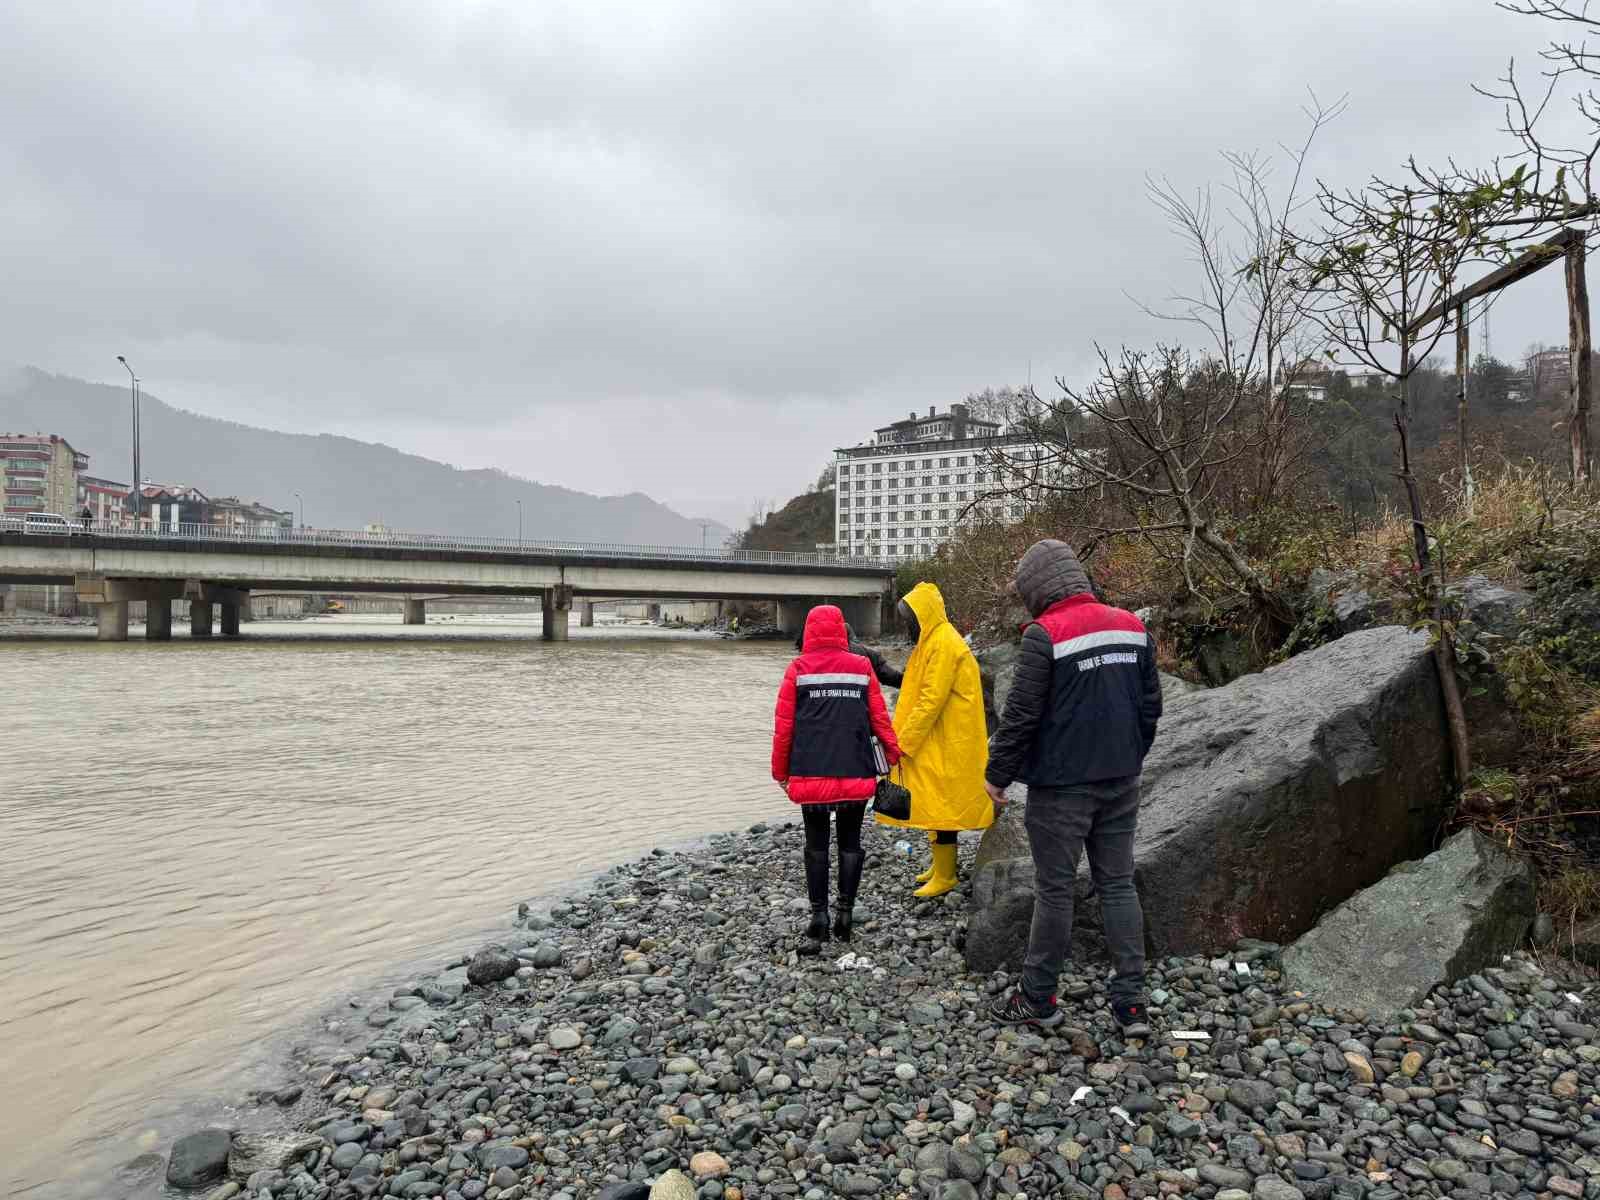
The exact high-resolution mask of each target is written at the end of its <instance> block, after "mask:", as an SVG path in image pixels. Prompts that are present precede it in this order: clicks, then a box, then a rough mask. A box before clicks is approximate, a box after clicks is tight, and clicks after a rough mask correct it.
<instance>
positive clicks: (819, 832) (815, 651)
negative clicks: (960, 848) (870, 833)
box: [772, 604, 900, 954]
mask: <svg viewBox="0 0 1600 1200" xmlns="http://www.w3.org/2000/svg"><path fill="white" fill-rule="evenodd" d="M849 637H850V635H849V632H848V631H847V629H846V627H845V623H844V614H843V613H842V612H840V611H839V609H838V608H836V607H835V606H834V605H832V604H820V605H818V606H817V607H816V608H813V609H812V610H811V612H810V613H809V614H808V615H807V616H806V629H805V641H804V649H803V650H802V652H801V654H800V657H799V658H797V659H795V660H794V661H793V662H791V663H790V664H789V669H788V670H787V671H786V672H784V676H783V684H782V686H781V687H779V689H778V711H777V717H776V720H775V722H774V726H773V733H772V777H773V778H774V779H776V780H777V781H778V784H779V786H781V787H782V788H783V790H784V792H785V793H787V794H788V797H789V799H790V800H792V801H793V802H794V803H796V804H798V805H799V806H800V813H801V816H802V818H803V819H804V821H805V829H806V892H807V893H808V894H809V896H810V898H811V923H810V924H809V925H808V926H806V930H805V936H804V940H803V941H802V944H801V949H802V951H803V952H805V953H810V954H816V953H818V952H819V951H820V950H821V948H822V943H823V942H825V941H827V940H828V933H829V930H828V832H829V820H828V818H829V817H830V816H832V817H833V818H834V822H835V823H836V824H837V826H838V830H839V909H838V912H837V914H836V915H835V917H834V922H833V931H832V932H833V936H834V937H837V938H839V939H840V940H841V941H846V942H847V941H849V940H850V922H851V917H852V910H853V909H854V907H855V902H856V891H857V889H858V888H859V887H860V885H861V869H862V867H863V866H864V865H865V864H866V855H865V854H864V853H863V852H862V849H861V822H862V820H863V818H864V817H865V816H866V812H867V801H868V800H870V799H872V794H873V792H874V790H875V789H876V788H877V776H878V764H877V760H876V756H875V755H874V753H873V747H872V739H873V737H876V738H877V739H878V741H879V742H880V743H881V744H882V746H883V753H884V757H885V759H886V761H887V763H888V764H889V765H891V766H892V765H893V764H894V763H896V762H898V761H899V758H900V744H899V743H898V742H896V741H895V737H894V724H893V723H892V722H891V721H890V720H889V711H888V709H887V708H885V707H884V703H883V693H882V691H880V690H879V687H878V677H877V676H876V675H875V674H873V671H872V664H871V663H870V662H868V661H867V660H866V659H865V658H863V657H862V656H861V655H859V654H852V653H850V641H849Z"/></svg>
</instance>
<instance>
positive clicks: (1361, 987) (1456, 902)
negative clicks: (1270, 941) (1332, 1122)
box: [1283, 829, 1534, 1018]
mask: <svg viewBox="0 0 1600 1200" xmlns="http://www.w3.org/2000/svg"><path fill="white" fill-rule="evenodd" d="M1533 918H1534V886H1533V871H1532V869H1531V868H1530V867H1529V866H1528V864H1527V863H1526V862H1522V861H1519V860H1517V859H1514V858H1512V857H1511V856H1510V855H1508V854H1507V853H1506V852H1505V851H1504V850H1502V849H1500V847H1499V846H1497V845H1495V844H1494V843H1493V842H1491V841H1490V840H1489V839H1488V838H1486V837H1484V836H1483V835H1482V834H1481V833H1478V832H1477V831H1476V830H1473V829H1466V830H1463V831H1462V832H1460V833H1458V834H1456V835H1455V836H1454V837H1452V838H1450V839H1449V840H1448V841H1446V842H1445V844H1444V845H1443V846H1441V847H1440V848H1439V849H1438V850H1437V851H1435V852H1434V853H1433V854H1430V855H1428V857H1427V858H1424V859H1422V860H1421V861H1420V862H1408V863H1402V864H1401V865H1400V866H1398V867H1396V868H1395V869H1394V870H1393V871H1391V872H1390V873H1389V874H1388V875H1387V876H1385V877H1384V878H1383V879H1381V880H1380V881H1378V882H1377V883H1375V884H1373V885H1372V886H1371V887H1369V888H1367V889H1366V890H1365V891H1362V892H1360V893H1358V894H1357V895H1355V896H1352V897H1351V898H1350V899H1349V900H1347V901H1345V902H1344V903H1343V904H1341V905H1339V907H1338V908H1336V909H1334V910H1333V911H1332V912H1330V913H1329V914H1328V915H1327V916H1325V917H1323V918H1322V920H1321V921H1319V922H1317V925H1316V927H1315V928H1314V929H1312V930H1311V932H1310V933H1308V934H1306V935H1305V936H1304V937H1302V938H1301V939H1300V940H1299V941H1297V942H1296V943H1295V944H1294V945H1292V946H1290V947H1289V948H1288V949H1287V950H1285V951H1284V954H1283V971H1284V975H1285V976H1286V977H1287V978H1288V980H1289V981H1290V982H1291V983H1292V984H1293V985H1294V986H1295V987H1297V988H1299V989H1301V990H1302V991H1304V992H1306V993H1307V994H1308V995H1310V996H1311V997H1312V998H1314V999H1316V1000H1318V1001H1320V1002H1322V1003H1323V1004H1327V1005H1330V1006H1333V1007H1336V1008H1343V1009H1365V1010H1366V1011H1367V1013H1368V1014H1369V1016H1373V1017H1379V1018H1383V1017H1388V1016H1392V1015H1393V1014H1394V1013H1396V1012H1398V1011H1400V1010H1401V1009H1404V1008H1412V1007H1414V1006H1415V1005H1416V1004H1418V1003H1419V1002H1421V1001H1422V999H1423V998H1424V997H1426V996H1427V994H1428V993H1429V992H1431V991H1432V990H1433V989H1434V988H1436V987H1438V986H1440V985H1441V984H1450V983H1455V982H1456V981H1457V980H1460V979H1464V978H1466V977H1467V976H1469V975H1472V974H1474V973H1476V972H1478V971H1481V970H1482V969H1483V968H1485V967H1489V966H1495V965H1498V964H1499V962H1500V960H1501V958H1502V957H1504V956H1505V955H1507V954H1509V953H1510V952H1511V951H1513V950H1515V949H1516V948H1517V947H1518V946H1519V945H1521V943H1522V940H1523V938H1524V937H1526V936H1527V933H1528V928H1529V926H1530V925H1531V924H1532V923H1533Z"/></svg>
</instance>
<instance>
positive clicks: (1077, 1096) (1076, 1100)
mask: <svg viewBox="0 0 1600 1200" xmlns="http://www.w3.org/2000/svg"><path fill="white" fill-rule="evenodd" d="M1092 1095H1094V1089H1093V1088H1092V1087H1081V1088H1079V1089H1078V1090H1077V1091H1075V1092H1073V1093H1072V1104H1073V1105H1078V1104H1082V1103H1083V1101H1084V1098H1085V1097H1087V1096H1092Z"/></svg>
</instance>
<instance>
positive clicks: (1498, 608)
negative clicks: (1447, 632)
mask: <svg viewBox="0 0 1600 1200" xmlns="http://www.w3.org/2000/svg"><path fill="white" fill-rule="evenodd" d="M1449 594H1450V597H1451V599H1453V600H1454V601H1455V602H1456V604H1457V605H1458V606H1459V607H1460V609H1461V615H1462V616H1463V617H1465V618H1466V619H1467V620H1469V621H1471V622H1472V623H1473V624H1474V625H1477V626H1478V627H1479V628H1481V629H1485V630H1487V631H1488V632H1490V633H1493V634H1497V635H1498V636H1500V637H1515V636H1516V635H1517V633H1518V632H1519V631H1520V630H1521V628H1522V623H1523V621H1524V619H1525V618H1526V616H1527V610H1528V608H1529V607H1530V606H1531V605H1532V604H1533V595H1532V594H1531V593H1529V592H1525V591H1523V590H1522V589H1521V588H1514V587H1507V586H1506V585H1505V584H1501V583H1495V582H1494V581H1493V580H1491V579H1489V578H1487V577H1486V576H1483V575H1468V576H1467V577H1466V578H1465V579H1462V580H1461V581H1460V582H1458V583H1455V584H1452V585H1451V586H1450V588H1449Z"/></svg>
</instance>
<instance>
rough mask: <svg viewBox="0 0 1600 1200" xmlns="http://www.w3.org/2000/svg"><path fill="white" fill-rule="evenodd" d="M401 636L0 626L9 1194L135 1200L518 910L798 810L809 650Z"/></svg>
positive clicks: (0, 867)
mask: <svg viewBox="0 0 1600 1200" xmlns="http://www.w3.org/2000/svg"><path fill="white" fill-rule="evenodd" d="M394 620H395V619H394V618H388V619H387V621H385V620H383V619H378V620H366V621H363V620H362V619H361V618H339V619H333V620H319V621H315V622H304V623H294V624H282V625H275V624H271V623H258V624H255V625H251V626H248V627H247V630H246V637H245V638H243V639H241V640H240V641H238V642H223V641H220V640H218V641H210V642H199V641H195V642H191V641H189V640H187V639H185V638H182V637H179V638H177V639H175V640H174V641H172V642H171V643H167V644H161V645H156V644H146V643H143V642H138V641H133V642H128V643H125V644H120V645H118V644H101V643H98V642H95V641H94V640H93V631H92V630H85V629H77V630H68V631H61V630H51V629H49V628H48V627H35V628H29V629H25V630H19V629H15V628H13V629H10V630H7V629H5V628H0V694H3V695H4V696H5V697H6V703H5V704H4V705H3V706H0V712H3V713H4V714H5V715H4V717H3V719H0V1068H3V1070H0V1078H3V1086H0V1097H3V1099H0V1109H3V1110H4V1112H3V1113H0V1149H3V1153H0V1195H10V1196H14V1197H30V1198H32V1197H35V1196H37V1197H45V1196H49V1197H52V1198H54V1197H63V1196H64V1197H74V1196H107V1195H113V1194H117V1195H121V1194H123V1191H122V1190H119V1188H120V1187H121V1186H122V1185H118V1184H114V1183H112V1182H110V1181H111V1180H112V1179H113V1178H114V1177H115V1176H114V1172H115V1171H116V1169H117V1168H118V1167H119V1166H120V1165H121V1164H125V1163H127V1162H128V1161H129V1160H131V1159H134V1158H136V1157H137V1156H139V1155H141V1154H150V1153H152V1152H154V1153H164V1152H165V1150H166V1148H167V1147H168V1145H169V1144H170V1141H171V1138H172V1137H173V1136H174V1135H175V1134H177V1133H181V1132H184V1131H186V1128H187V1124H186V1123H187V1122H189V1121H192V1119H193V1114H194V1113H195V1112H197V1111H200V1109H199V1108H197V1105H201V1106H203V1103H204V1098H206V1097H208V1096H217V1095H221V1094H223V1093H226V1092H228V1091H229V1090H230V1089H231V1090H233V1091H235V1092H236V1091H237V1090H238V1084H239V1081H240V1079H241V1077H242V1075H243V1073H244V1071H245V1068H246V1066H247V1065H251V1066H252V1067H253V1069H254V1070H255V1071H257V1072H258V1073H260V1072H264V1073H265V1077H264V1078H263V1080H262V1082H263V1083H267V1082H272V1078H271V1070H272V1068H271V1065H270V1064H263V1062H262V1056H263V1054H265V1053H267V1052H268V1051H267V1049H266V1048H267V1047H270V1046H271V1045H272V1044H273V1039H274V1038H275V1037H277V1036H279V1034H280V1033H281V1031H283V1030H285V1029H289V1028H291V1027H293V1026H294V1025H295V1024H296V1023H297V1022H300V1023H305V1022H308V1021H310V1020H311V1019H312V1018H313V1017H314V1016H315V1015H316V1014H318V1013H319V1012H324V1011H326V1010H327V1009H328V1007H329V1006H330V1005H331V1004H333V1003H334V1002H336V1001H338V1000H339V999H340V998H341V997H349V996H357V995H361V994H363V992H364V991H370V990H371V988H372V987H374V986H376V984H377V982H378V981H380V980H383V979H386V978H392V977H393V974H394V972H395V970H396V968H398V967H400V966H402V965H404V964H424V963H429V962H432V961H434V960H436V959H442V958H443V957H445V956H449V955H453V954H456V953H459V952H461V951H463V950H469V949H471V948H473V946H474V945H475V939H479V940H481V939H482V938H483V937H485V936H488V935H490V934H492V933H493V932H495V931H498V930H504V929H505V928H506V927H507V922H508V920H509V918H510V917H511V916H512V915H513V913H514V910H515V908H516V905H517V903H518V902H519V901H521V900H524V899H528V898H534V897H539V896H542V895H549V894H551V893H553V892H556V891H559V890H560V889H561V887H562V886H563V885H564V884H568V885H570V884H571V883H572V882H573V881H576V880H581V879H584V878H586V877H588V876H589V875H591V874H592V873H593V872H595V871H596V870H599V869H601V868H603V867H605V866H608V865H610V864H611V863H614V862H617V861H621V860H624V859H627V858H630V857H633V856H636V855H638V854H640V853H643V852H645V851H647V850H649V849H650V848H651V847H653V846H656V845H660V844H663V843H668V842H673V841H683V840H685V839H689V838H693V837H697V836H699V835H702V834H705V833H709V832H712V831H715V830H720V829H730V828H737V827H740V826H743V825H747V824H750V823H752V822H755V821H759V820H767V821H771V820H782V819H787V818H788V817H789V815H790V814H789V810H788V805H787V802H786V801H785V800H784V798H783V796H782V795H781V793H779V792H778V790H777V789H776V787H775V786H774V785H773V784H772V783H771V782H770V780H769V778H768V775H767V753H768V746H769V738H770V731H771V721H772V708H773V700H774V697H775V694H776V690H777V685H778V681H779V679H780V678H781V676H782V671H783V664H784V663H785V661H786V660H787V657H788V654H789V653H791V651H790V649H789V648H788V647H787V646H785V645H783V644H781V643H779V644H773V643H765V644H749V643H744V644H736V643H729V642H721V641H713V640H704V639H682V638H666V637H660V636H645V635H643V634H642V633H635V632H630V631H628V630H601V631H588V630H585V631H583V632H584V634H585V635H589V636H583V637H576V638H575V640H573V641H571V642H568V643H565V644H560V645H545V644H542V643H540V642H539V641H537V640H536V637H537V634H536V632H535V627H533V626H529V625H527V624H525V623H519V622H518V621H516V620H514V619H506V618H500V619H496V618H480V619H477V623H474V622H473V620H472V619H467V618H460V619H457V620H455V621H453V622H450V623H449V624H448V625H444V626H441V625H434V624H430V625H429V626H427V627H425V628H423V629H405V628H403V627H399V626H396V625H394V624H393V621H394ZM8 634H9V636H8ZM129 1190H131V1189H129ZM140 1194H144V1193H143V1192H141V1193H140Z"/></svg>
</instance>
